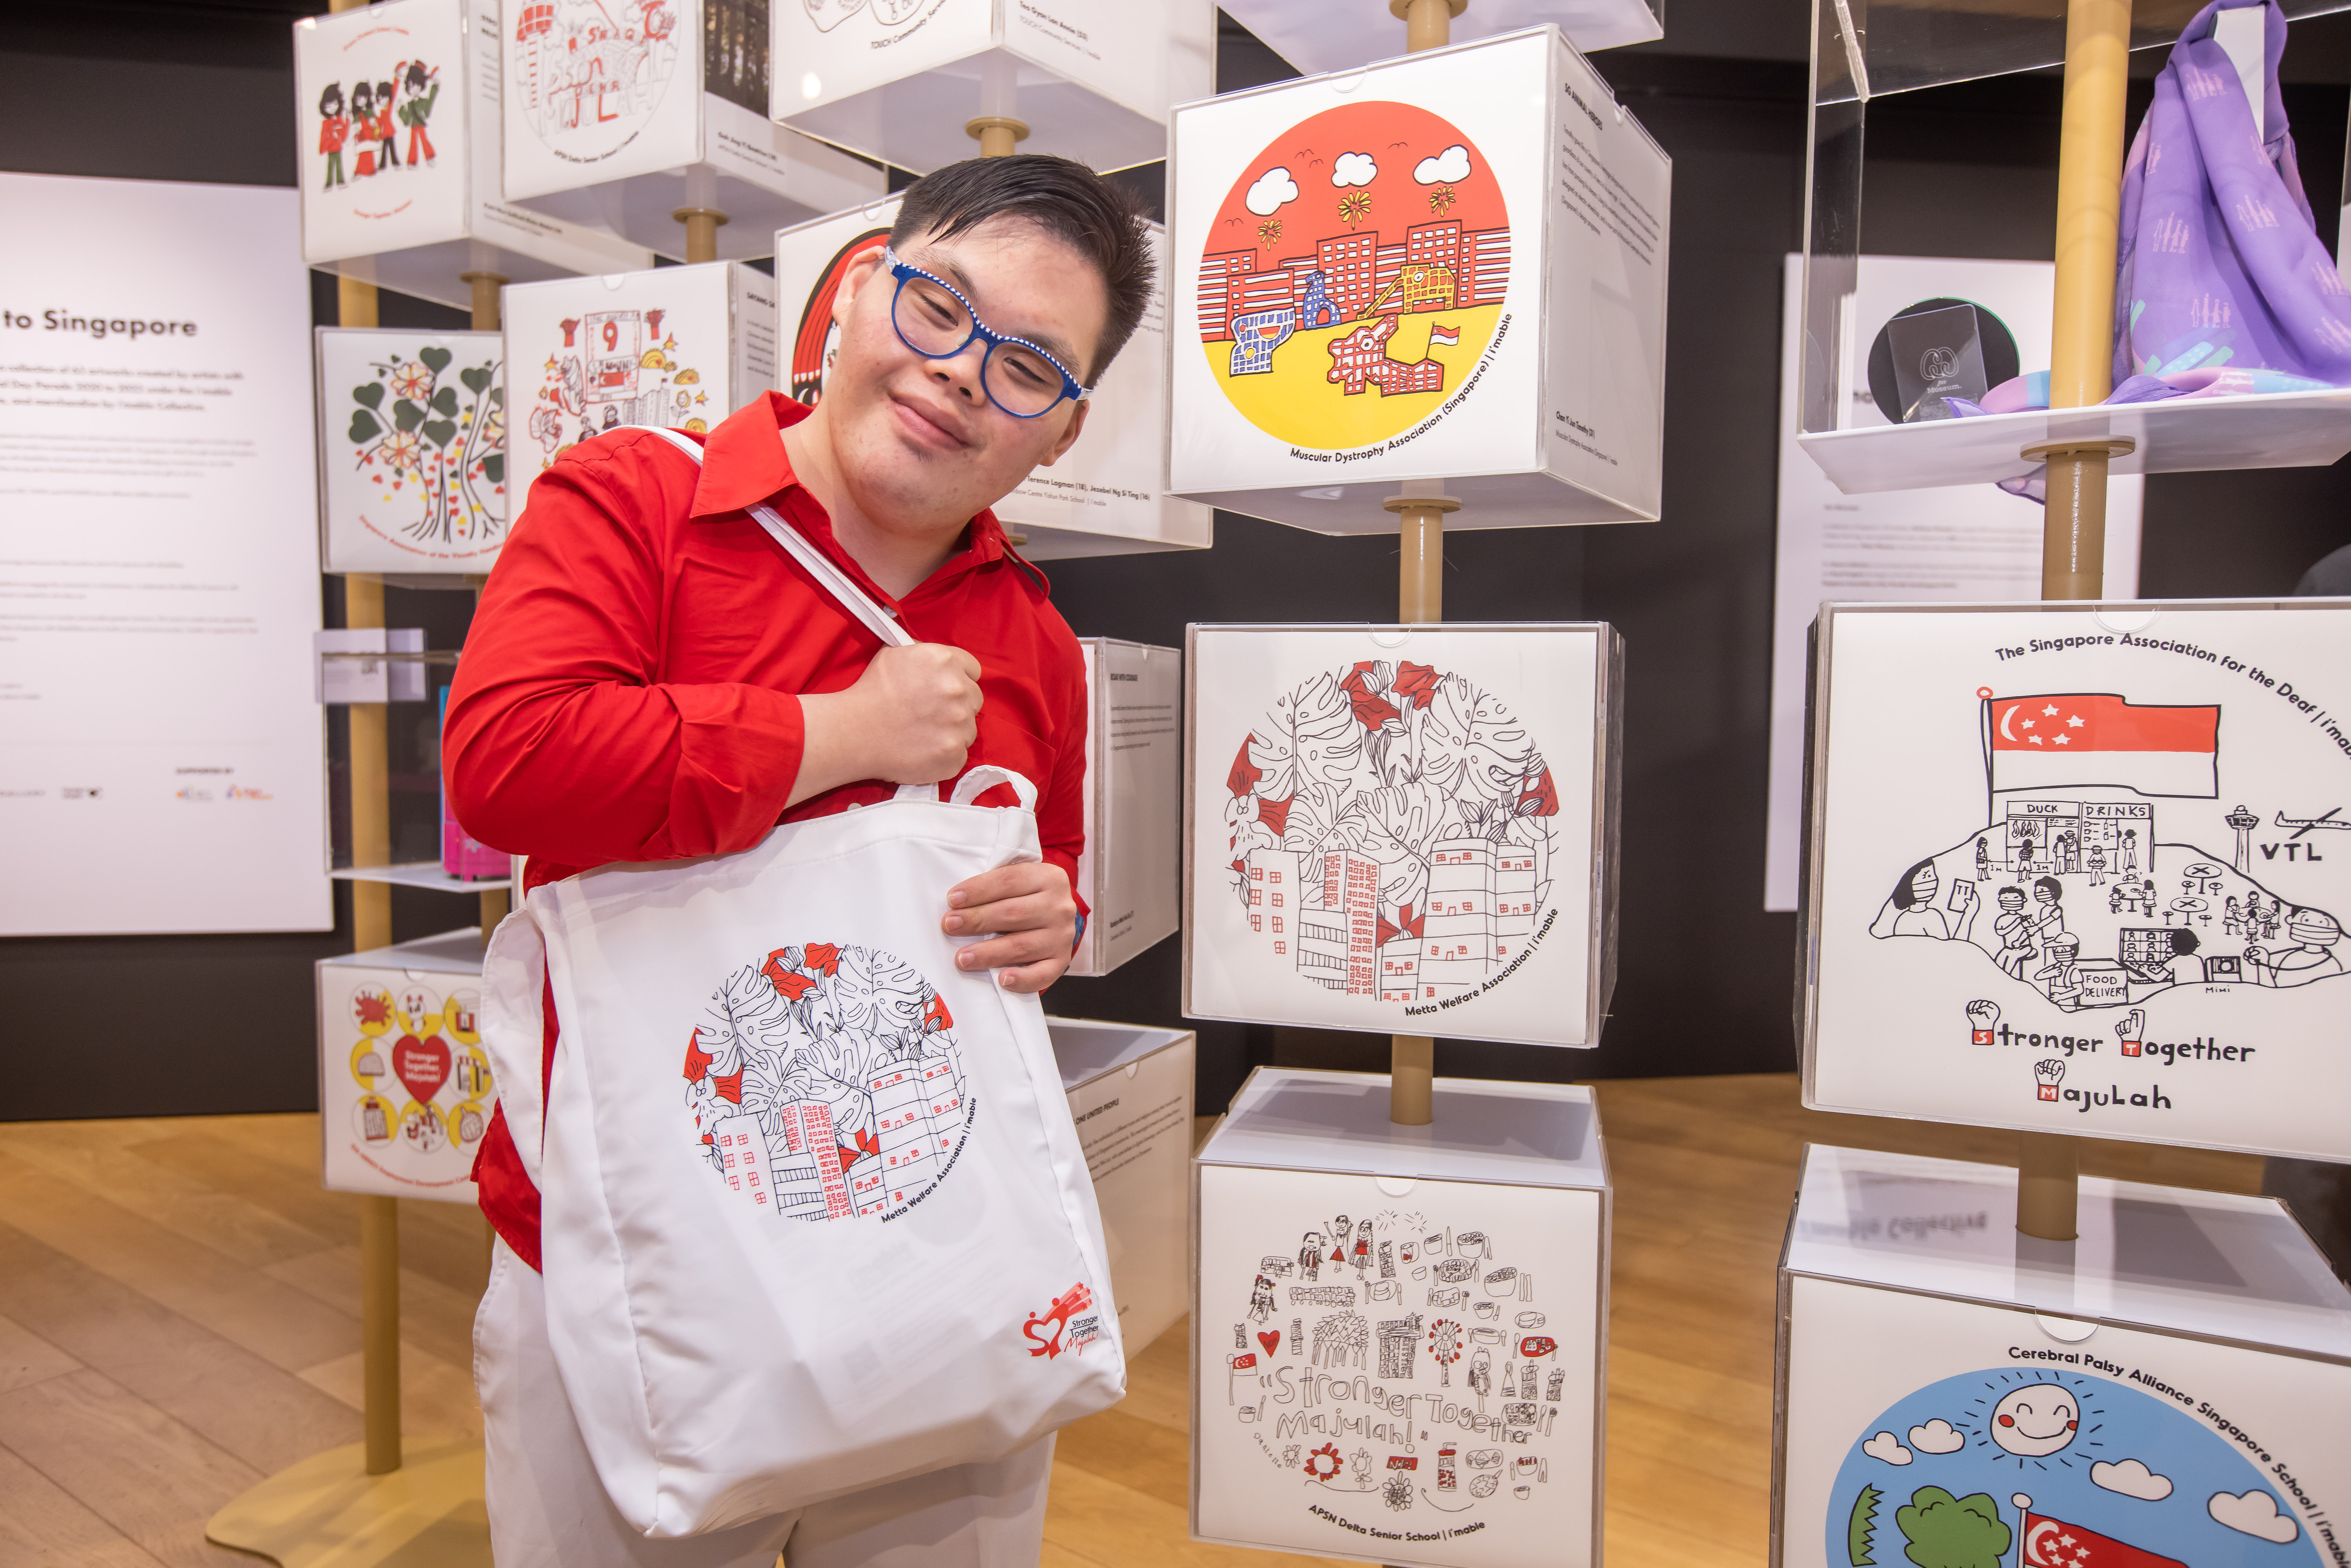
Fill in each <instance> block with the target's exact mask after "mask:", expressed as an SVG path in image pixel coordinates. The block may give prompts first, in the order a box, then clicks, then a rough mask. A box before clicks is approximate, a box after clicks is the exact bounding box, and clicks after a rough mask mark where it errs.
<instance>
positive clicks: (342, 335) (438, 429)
mask: <svg viewBox="0 0 2351 1568" xmlns="http://www.w3.org/2000/svg"><path fill="white" fill-rule="evenodd" d="M317 342H318V356H319V517H320V526H321V531H322V536H323V539H324V545H325V557H326V560H325V566H326V570H329V571H381V572H395V573H402V572H448V573H452V574H463V575H478V574H480V573H483V572H486V571H488V570H490V567H491V566H492V565H493V564H494V563H495V562H496V560H497V558H498V547H499V546H500V545H502V544H504V543H505V542H506V532H507V493H506V340H505V339H504V338H503V337H502V336H501V335H500V334H498V333H496V332H400V331H384V330H379V329H372V328H368V329H361V328H337V327H321V328H319V329H318V331H317Z"/></svg>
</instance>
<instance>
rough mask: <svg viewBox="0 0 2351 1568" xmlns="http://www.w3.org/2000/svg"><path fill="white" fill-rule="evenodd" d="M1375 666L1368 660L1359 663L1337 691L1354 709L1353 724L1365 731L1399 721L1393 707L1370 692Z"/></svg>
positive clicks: (1398, 714)
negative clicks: (1341, 692) (1391, 720)
mask: <svg viewBox="0 0 2351 1568" xmlns="http://www.w3.org/2000/svg"><path fill="white" fill-rule="evenodd" d="M1374 667H1375V666H1374V664H1373V662H1372V661H1371V660H1369V659H1364V660H1361V661H1359V662H1358V663H1357V664H1356V665H1355V667H1354V669H1353V671H1352V672H1351V673H1350V674H1348V676H1347V678H1346V679H1345V680H1343V681H1341V682H1340V683H1339V689H1340V690H1341V691H1343V692H1344V693H1346V694H1347V701H1348V702H1349V703H1351V704H1352V705H1353V706H1354V709H1355V722H1356V723H1357V724H1360V725H1362V726H1363V727H1364V728H1365V729H1371V730H1376V729H1378V728H1380V727H1382V726H1383V725H1384V724H1386V723H1387V721H1388V720H1390V719H1392V718H1394V719H1401V718H1402V717H1404V715H1402V714H1401V713H1398V712H1397V711H1396V707H1395V704H1394V703H1391V702H1390V701H1388V700H1387V698H1386V697H1384V696H1383V695H1380V694H1379V693H1377V692H1375V691H1374V690H1372V671H1373V669H1374Z"/></svg>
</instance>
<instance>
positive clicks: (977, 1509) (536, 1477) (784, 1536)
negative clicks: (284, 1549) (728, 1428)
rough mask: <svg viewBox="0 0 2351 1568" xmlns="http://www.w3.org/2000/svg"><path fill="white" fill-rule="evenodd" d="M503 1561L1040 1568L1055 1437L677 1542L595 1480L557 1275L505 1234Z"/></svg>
mask: <svg viewBox="0 0 2351 1568" xmlns="http://www.w3.org/2000/svg"><path fill="white" fill-rule="evenodd" d="M474 1385H475V1387H476V1388H477V1389H478V1390H480V1393H481V1396H482V1424H483V1428H484V1438H485V1440H486V1444H487V1446H488V1449H489V1474H488V1493H489V1496H488V1501H489V1511H490V1550H491V1553H492V1555H493V1556H494V1557H496V1560H497V1564H498V1568H775V1563H776V1554H777V1553H778V1552H782V1553H783V1554H784V1562H785V1563H786V1564H787V1568H1035V1564H1036V1562H1037V1558H1038V1555H1039V1553H1040V1552H1042V1551H1043V1549H1044V1540H1045V1488H1046V1484H1047V1483H1048V1482H1049V1481H1050V1479H1051V1478H1052V1470H1053V1439H1052V1438H1051V1437H1045V1438H1043V1439H1041V1440H1040V1441H1039V1442H1035V1443H1031V1444H1030V1445H1029V1447H1028V1448H1023V1449H1021V1450H1020V1451H1019V1453H1017V1454H1014V1455H1013V1456H1011V1458H1006V1459H1000V1460H998V1461H997V1462H996V1463H995V1464H992V1465H957V1466H955V1467H953V1468H951V1469H944V1470H934V1471H932V1472H931V1473H930V1474H928V1475H920V1476H913V1477H909V1478H908V1479H905V1480H902V1481H893V1482H891V1483H890V1484H889V1485H887V1486H880V1487H874V1488H872V1489H871V1490H866V1491H861V1492H852V1493H851V1494H850V1495H849V1496H847V1497H842V1498H835V1499H833V1500H831V1501H830V1502H821V1503H817V1504H815V1505H813V1506H811V1507H809V1508H805V1509H801V1510H799V1511H798V1512H795V1513H788V1514H779V1515H778V1516H777V1517H775V1518H773V1519H762V1520H755V1521H752V1522H751V1523H749V1524H742V1525H737V1526H736V1527H735V1528H734V1529H732V1530H726V1531H718V1532H716V1533H715V1534H710V1535H697V1536H692V1537H688V1538H686V1539H684V1540H678V1541H653V1540H648V1539H647V1538H646V1537H644V1536H643V1535H641V1534H639V1533H638V1532H637V1531H635V1530H633V1529H632V1528H631V1527H630V1525H629V1522H628V1521H626V1520H624V1519H622V1517H621V1515H620V1511H618V1510H616V1509H615V1508H613V1506H612V1503H611V1499H610V1498H609V1497H607V1496H606V1495H605V1493H604V1486H603V1483H602V1482H601V1481H600V1480H599V1479H597V1478H596V1467H595V1465H594V1463H593V1462H592V1461H591V1460H590V1458H589V1457H588V1445H587V1443H586V1442H585V1441H584V1440H583V1439H582V1438H581V1437H580V1427H579V1425H578V1423H577V1422H576V1421H575V1420H574V1419H573V1417H572V1414H571V1401H570V1400H569V1398H567V1397H566V1396H565V1395H564V1392H563V1381H562V1379H561V1378H560V1377H559V1375H557V1373H556V1370H555V1353H554V1351H553V1349H552V1348H551V1347H550V1346H549V1343H548V1336H547V1285H546V1281H543V1280H541V1279H540V1278H539V1275H538V1270H535V1269H533V1268H532V1267H531V1266H530V1265H529V1264H528V1263H525V1262H524V1261H523V1260H521V1259H519V1258H517V1257H516V1256H515V1254H514V1253H513V1251H512V1250H510V1249H508V1248H507V1244H506V1243H505V1242H503V1241H501V1242H499V1243H497V1245H496V1249H495V1250H494V1251H493V1252H492V1254H491V1262H490V1283H489V1289H487V1290H486V1291H484V1292H483V1293H482V1305H481V1308H480V1310H479V1311H478V1312H475V1315H474Z"/></svg>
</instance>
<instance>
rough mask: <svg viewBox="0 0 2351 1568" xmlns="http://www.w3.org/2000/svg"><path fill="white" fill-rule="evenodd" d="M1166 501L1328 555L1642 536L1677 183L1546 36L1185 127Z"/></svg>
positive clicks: (1210, 111)
mask: <svg viewBox="0 0 2351 1568" xmlns="http://www.w3.org/2000/svg"><path fill="white" fill-rule="evenodd" d="M1671 174H1672V169H1671V163H1670V162H1669V161H1668V160H1667V157H1666V156H1665V154H1664V153H1663V152H1661V151H1660V150H1659V149H1658V148H1657V146H1656V143H1655V142H1654V141H1651V140H1650V139H1649V137H1648V135H1647V133H1646V131H1643V130H1642V129H1641V127H1640V124H1639V122H1638V121H1636V120H1634V119H1633V118H1632V117H1631V116H1630V115H1628V114H1626V113H1625V112H1624V110H1621V109H1620V108H1619V107H1618V106H1617V104H1616V102H1615V100H1614V97H1613V96H1612V95H1611V94H1610V92H1609V90H1608V88H1607V85H1606V83H1605V82H1604V81H1603V80H1602V79H1601V78H1600V77H1599V76H1598V75H1597V74H1595V73H1594V72H1593V70H1592V68H1591V67H1590V66H1589V65H1587V64H1586V63H1585V62H1584V61H1583V57H1581V56H1579V55H1577V54H1576V53H1575V52H1574V50H1573V49H1572V48H1570V47H1568V46H1567V45H1566V43H1565V42H1563V41H1562V39H1561V38H1560V37H1559V34H1558V33H1557V31H1556V30H1555V29H1552V28H1548V27H1544V28H1537V29H1534V30H1531V31H1528V32H1524V33H1517V34H1511V35H1509V36H1507V37H1499V38H1495V39H1491V40H1489V41H1486V42H1482V43H1478V44H1468V45H1463V46H1461V47H1457V48H1452V49H1442V50H1435V51H1430V52H1427V53H1425V54H1417V55H1412V56H1409V57H1399V58H1396V59H1393V60H1386V61H1382V62H1380V63H1378V64H1375V65H1373V66H1371V67H1368V68H1364V69H1362V70H1353V71H1348V72H1345V73H1343V74H1340V75H1335V76H1328V77H1315V78H1307V79H1304V80H1301V81H1290V82H1283V83H1280V84H1279V85H1277V86H1274V87H1269V88H1261V89H1257V90H1255V91H1252V92H1242V93H1233V94H1228V95H1226V96H1224V97H1220V98H1217V99H1212V100H1209V101H1207V102H1202V103H1196V104H1191V105H1188V106H1186V108H1184V109H1183V110H1179V111H1178V112H1177V113H1176V115H1175V155H1174V158H1173V161H1172V163H1171V166H1170V176H1169V181H1170V183H1169V201H1170V211H1171V212H1172V214H1173V233H1172V235H1171V238H1170V246H1169V248H1170V251H1171V253H1172V255H1173V256H1174V259H1175V275H1174V277H1173V279H1172V280H1171V290H1170V296H1169V298H1171V299H1172V300H1173V301H1174V304H1175V310H1174V316H1173V321H1172V324H1171V327H1170V340H1171V341H1172V342H1174V343H1175V344H1177V345H1179V347H1178V348H1177V349H1176V350H1175V352H1174V354H1173V360H1172V365H1173V374H1172V377H1171V381H1170V387H1171V393H1170V395H1171V398H1172V400H1173V403H1172V412H1173V424H1174V434H1173V438H1172V446H1171V461H1170V470H1169V473H1170V480H1169V486H1170V488H1172V489H1174V490H1175V492H1176V493H1177V494H1179V495H1186V496H1191V497H1195V498H1196V499H1199V500H1203V501H1208V502H1211V503H1213V504H1214V505H1217V506H1220V507H1229V508H1231V509H1233V510H1237V511H1243V512H1248V513H1250V514H1252V515H1254V516H1257V517H1269V518H1271V519H1273V520H1274V521H1276V522H1282V523H1289V524H1291V525H1293V526H1295V527H1298V528H1311V529H1313V530H1315V531H1318V532H1322V533H1333V534H1337V533H1380V532H1392V531H1393V530H1394V528H1395V521H1394V519H1393V518H1392V517H1389V515H1388V514H1386V513H1385V512H1384V511H1383V510H1382V508H1381V506H1380V503H1381V501H1382V500H1383V499H1384V498H1385V497H1389V496H1393V495H1395V494H1397V493H1398V492H1397V490H1396V488H1395V486H1396V484H1397V482H1399V481H1410V482H1413V483H1415V484H1425V485H1431V486H1434V487H1435V488H1436V489H1437V491H1439V492H1441V493H1442V494H1445V495H1447V496H1451V497H1457V498H1458V499H1460V500H1461V501H1462V502H1463V503H1464V507H1463V509H1462V510H1461V511H1460V512H1459V513H1458V514H1456V515H1455V516H1453V517H1448V518H1447V527H1448V528H1456V527H1458V528H1520V527H1531V526H1537V525H1546V524H1562V523H1596V522H1624V521H1631V520H1635V519H1643V518H1652V517H1656V515H1657V506H1658V496H1659V490H1658V486H1659V483H1660V472H1661V470H1660V454H1661V451H1662V443H1663V430H1664V425H1663V406H1664V405H1663V395H1664V382H1665V357H1664V356H1665V280H1666V265H1667V230H1666V222H1667V209H1668V204H1669V199H1670V186H1671Z"/></svg>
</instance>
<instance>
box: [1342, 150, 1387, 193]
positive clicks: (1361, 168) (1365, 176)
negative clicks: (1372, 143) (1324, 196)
mask: <svg viewBox="0 0 2351 1568" xmlns="http://www.w3.org/2000/svg"><path fill="white" fill-rule="evenodd" d="M1378 172H1380V166H1379V165H1378V164H1377V163H1374V162H1372V155H1371V154H1370V153H1368V152H1342V153H1340V154H1339V161H1338V162H1336V163H1333V164H1332V165H1331V183H1332V184H1334V185H1337V186H1340V187H1341V188H1344V187H1346V186H1349V185H1368V184H1370V183H1372V177H1373V176H1374V175H1375V174H1377V173H1378Z"/></svg>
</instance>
